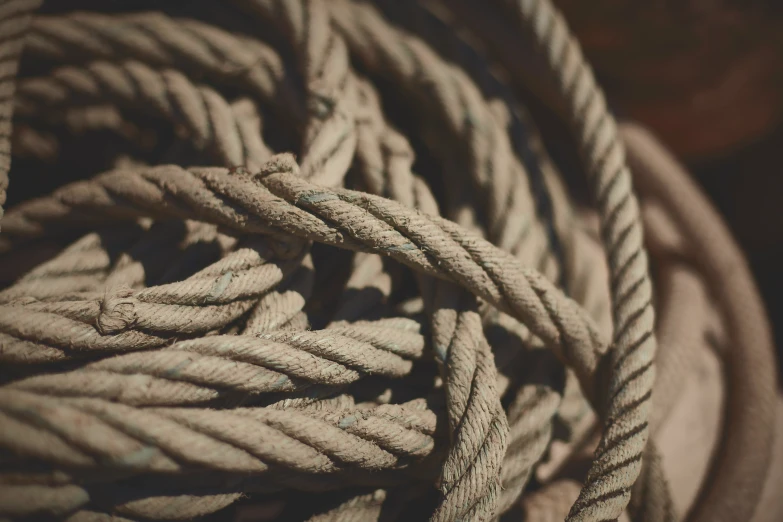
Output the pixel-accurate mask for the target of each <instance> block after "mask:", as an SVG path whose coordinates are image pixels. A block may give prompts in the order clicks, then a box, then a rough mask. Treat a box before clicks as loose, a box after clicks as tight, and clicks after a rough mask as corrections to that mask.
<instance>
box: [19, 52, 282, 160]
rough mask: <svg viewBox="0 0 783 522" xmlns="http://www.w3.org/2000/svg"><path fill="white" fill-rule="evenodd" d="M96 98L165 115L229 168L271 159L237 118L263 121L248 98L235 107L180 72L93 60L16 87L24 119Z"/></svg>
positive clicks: (257, 138)
mask: <svg viewBox="0 0 783 522" xmlns="http://www.w3.org/2000/svg"><path fill="white" fill-rule="evenodd" d="M96 100H101V101H106V102H111V103H117V104H118V105H120V106H124V107H127V108H141V109H142V110H148V111H150V112H157V113H159V114H162V115H164V116H165V117H167V118H169V119H171V120H173V121H174V122H175V123H177V124H178V125H182V126H183V127H184V129H185V130H186V135H187V136H188V137H189V138H190V139H191V141H192V142H193V144H194V145H195V146H196V147H197V148H199V149H206V150H210V149H211V150H210V152H212V153H213V154H214V156H215V158H216V159H218V160H219V161H220V163H221V164H223V165H226V166H239V165H246V166H248V167H249V168H251V169H252V168H257V167H259V166H260V164H261V163H262V162H263V161H264V160H266V159H267V158H268V157H269V156H270V153H269V150H268V149H267V148H266V146H265V145H264V144H263V142H262V141H261V140H260V130H259V129H258V128H256V129H255V132H252V131H251V132H248V130H251V129H248V128H247V125H246V124H245V123H243V122H241V121H240V119H239V118H238V116H239V115H240V114H241V115H243V116H244V117H245V118H247V119H249V120H251V121H255V122H259V123H260V120H259V118H258V114H257V111H256V110H255V108H254V107H253V104H252V102H251V101H250V100H242V101H241V105H240V106H239V108H238V109H237V108H234V107H232V106H231V105H230V104H229V103H228V102H227V101H226V100H225V99H224V98H223V97H222V96H220V95H219V94H218V93H217V92H215V91H214V90H213V89H211V88H208V87H205V86H201V85H194V84H193V83H191V82H190V81H189V80H188V78H187V77H186V76H184V75H183V74H182V73H180V72H179V71H176V70H171V69H169V70H163V71H156V70H154V69H152V68H150V67H148V66H147V65H145V64H143V63H140V62H134V61H128V62H125V63H122V64H114V63H110V62H91V63H89V64H88V65H87V66H86V67H84V68H77V67H62V68H60V69H57V70H55V71H53V72H52V73H50V75H48V76H46V77H43V78H29V79H25V80H23V81H22V82H20V85H19V88H18V93H17V97H16V111H17V113H18V114H19V115H21V116H23V117H24V116H27V117H30V116H35V115H43V114H47V115H49V114H57V113H58V112H60V113H62V111H63V109H64V108H65V107H67V106H71V105H72V104H74V103H85V102H87V103H95V101H96ZM243 119H244V118H243Z"/></svg>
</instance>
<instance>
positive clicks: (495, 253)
mask: <svg viewBox="0 0 783 522" xmlns="http://www.w3.org/2000/svg"><path fill="white" fill-rule="evenodd" d="M297 171H298V168H297V165H296V163H294V162H293V160H292V158H291V157H290V156H285V155H282V156H276V157H275V158H273V159H272V160H270V162H268V163H267V164H266V166H265V167H264V169H262V172H261V174H260V175H258V176H255V177H253V178H251V177H250V176H246V175H241V174H239V175H238V174H232V172H230V171H227V170H225V169H217V168H213V169H192V170H190V171H187V170H184V169H181V168H179V167H174V166H167V167H165V168H155V167H153V168H150V169H146V170H142V171H140V172H133V171H123V172H114V173H108V174H106V175H103V176H101V177H99V178H96V179H95V180H94V181H93V182H84V183H76V184H73V185H70V186H66V187H64V188H63V189H60V190H58V192H57V193H56V195H55V198H56V199H55V201H61V202H62V201H68V203H69V204H70V205H71V206H72V207H78V208H80V210H82V211H84V210H85V207H86V205H91V206H93V208H94V209H95V205H94V203H95V202H96V199H95V197H94V195H98V194H100V196H99V197H100V198H101V200H102V201H101V202H100V203H99V205H100V206H99V207H98V209H100V208H101V207H103V208H106V207H107V205H109V202H110V201H111V202H112V205H114V204H116V203H117V202H119V201H128V202H131V201H132V202H133V204H134V205H135V206H137V208H139V210H142V209H144V210H146V209H149V210H150V211H152V213H155V214H159V213H161V211H163V212H166V211H168V212H171V211H172V210H173V211H174V212H175V213H176V214H179V213H180V212H182V213H184V210H185V208H187V207H188V206H189V207H191V208H193V210H194V211H196V212H198V213H201V212H203V213H204V214H205V217H206V216H208V217H209V218H210V219H215V220H216V221H217V222H219V223H221V224H224V225H226V226H232V228H235V229H239V230H246V231H248V232H253V231H269V230H270V229H272V230H274V228H277V227H279V229H278V230H280V231H281V232H282V231H284V232H286V233H291V234H294V235H297V236H299V237H302V238H306V239H312V240H315V241H319V242H323V243H326V244H331V245H335V246H340V247H342V248H350V249H353V250H365V251H374V252H376V253H379V254H383V255H388V256H390V257H392V258H394V259H396V260H398V261H400V262H402V263H403V264H406V265H408V266H410V267H412V268H415V269H416V270H419V271H421V272H423V273H426V274H430V275H434V276H436V277H439V278H446V279H452V280H454V281H455V282H457V283H459V284H461V285H462V286H464V287H465V288H467V289H469V290H470V291H472V292H473V293H475V294H476V295H478V296H480V297H482V298H483V299H486V300H487V301H489V302H490V303H492V304H493V305H494V306H497V307H498V308H499V309H501V310H503V311H505V312H507V313H509V314H511V315H513V316H514V317H516V318H517V319H519V320H520V321H522V322H523V323H525V324H526V325H528V326H529V328H530V329H531V330H532V331H534V332H535V334H536V335H538V336H539V337H541V338H542V339H543V340H544V342H545V343H546V344H547V345H548V346H551V347H552V348H553V349H556V350H557V351H558V352H559V355H560V356H562V357H563V358H565V359H566V360H569V361H570V364H571V365H573V367H574V368H575V369H576V371H577V372H578V373H579V374H580V378H584V379H588V378H589V376H590V375H592V372H593V371H594V369H595V367H596V363H597V358H598V356H599V354H601V353H603V351H604V347H603V345H602V342H601V340H600V337H599V334H598V332H597V329H596V328H595V326H594V325H593V324H592V320H591V319H589V318H588V317H587V316H586V315H585V314H584V313H583V312H582V310H581V309H580V308H579V307H578V306H577V305H576V304H575V303H573V302H571V301H569V300H568V299H567V298H564V297H563V296H562V294H561V293H560V292H559V290H557V289H556V288H555V287H554V286H553V285H551V284H550V283H548V282H547V280H546V279H545V278H543V277H542V276H540V275H538V274H537V273H536V272H534V271H530V270H527V269H525V268H523V267H521V266H520V265H519V263H518V262H517V261H516V260H514V259H513V258H511V256H510V255H509V254H507V253H506V252H504V251H502V250H500V249H498V248H496V247H494V246H493V245H492V244H490V243H488V242H486V241H484V240H482V239H480V238H478V237H476V236H475V235H473V234H471V233H468V232H467V231H465V230H464V229H462V228H460V227H458V226H457V225H455V224H453V223H451V222H449V221H447V220H444V219H442V218H437V217H430V216H426V215H423V214H420V213H418V212H415V211H412V210H410V209H407V208H404V207H402V206H400V205H399V204H396V203H394V202H392V201H389V200H384V199H382V198H377V197H374V196H371V195H368V194H362V193H357V192H352V191H346V190H341V189H328V188H326V187H319V186H315V185H312V184H309V183H308V182H306V181H304V180H302V179H301V178H300V177H299V176H297V175H296V174H295V172H297ZM213 191H214V192H213ZM88 198H89V199H88ZM224 198H225V199H224ZM170 202H171V203H170ZM180 202H181V203H180ZM229 202H230V203H229ZM39 203H40V204H39V208H43V207H45V206H47V205H45V204H43V200H40V202H39ZM172 203H173V204H172ZM61 208H62V207H61ZM98 209H95V210H98ZM25 210H26V209H25ZM144 210H142V212H144ZM176 214H175V215H176ZM23 215H24V210H21V209H20V211H19V213H16V212H9V213H8V216H7V217H8V223H9V224H10V223H12V222H14V221H15V220H16V218H17V217H18V218H20V219H29V218H30V216H29V215H28V216H24V218H22V216H23ZM181 217H194V216H192V215H187V214H186V215H183V216H181ZM58 220H59V221H62V220H63V216H62V215H61V216H59V217H58ZM332 222H334V223H336V224H337V226H334V225H331V224H330V223H332ZM447 253H448V254H447ZM434 260H437V262H434ZM529 307H533V308H532V309H531V308H529ZM555 310H557V312H555Z"/></svg>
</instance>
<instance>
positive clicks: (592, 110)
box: [509, 0, 655, 521]
mask: <svg viewBox="0 0 783 522" xmlns="http://www.w3.org/2000/svg"><path fill="white" fill-rule="evenodd" d="M509 3H512V2H509ZM513 8H514V12H515V13H517V14H518V16H519V20H520V22H521V24H522V25H523V27H525V28H526V29H527V30H528V31H529V32H530V34H531V35H532V37H533V39H534V40H535V42H536V44H537V46H538V47H539V48H540V49H541V50H542V52H543V55H544V57H545V58H546V61H547V65H548V67H549V69H550V71H551V74H552V75H553V77H554V78H556V80H557V87H558V89H559V95H560V97H561V99H562V100H563V101H564V103H565V104H567V105H568V107H569V117H570V118H571V124H572V126H573V130H574V133H575V135H576V138H577V142H578V144H579V147H580V150H581V153H582V156H583V159H584V162H585V168H586V170H587V173H588V177H589V180H590V183H591V186H592V190H593V195H594V197H595V200H596V204H597V208H598V212H599V216H600V219H601V234H602V237H603V241H604V244H605V245H606V250H607V260H608V262H609V269H610V274H611V277H610V281H611V290H612V304H613V315H614V324H615V332H614V343H613V347H612V350H610V352H609V353H610V357H611V365H612V374H613V377H612V379H611V381H610V384H609V388H608V390H607V395H608V404H607V410H606V413H605V415H604V417H605V422H604V434H603V437H602V439H601V443H600V444H599V447H598V450H597V451H596V457H595V459H594V460H593V464H592V466H591V468H590V472H589V474H588V477H587V482H586V484H585V487H584V488H583V489H582V491H581V492H580V495H579V499H578V500H577V502H576V503H575V504H574V506H573V509H572V510H571V513H570V514H569V517H568V520H569V521H577V520H596V521H598V520H605V519H614V518H617V517H618V516H620V514H621V513H622V510H623V509H624V508H625V506H626V505H627V504H628V500H629V498H630V491H631V487H632V486H633V483H634V482H635V480H636V478H637V477H638V475H639V472H640V470H641V459H642V453H643V449H644V446H645V444H646V442H647V436H648V427H647V426H648V425H647V418H648V416H649V409H650V396H651V393H652V385H653V381H654V375H655V370H654V366H653V357H654V354H655V336H654V334H653V320H654V319H653V310H652V307H651V301H650V298H651V294H652V288H651V284H650V280H649V274H648V269H647V256H646V254H645V251H644V247H643V242H642V228H641V222H640V217H639V208H638V203H637V201H636V197H635V196H634V195H633V192H632V189H631V174H630V171H629V170H628V167H627V165H626V162H625V151H624V148H623V145H622V143H621V141H620V140H619V138H618V136H617V128H616V125H615V122H614V119H613V118H612V116H611V115H610V114H609V112H608V110H607V107H606V102H605V100H604V96H603V94H602V93H601V91H600V89H599V88H598V86H597V85H596V82H595V79H594V77H593V74H592V72H591V70H590V67H589V65H587V63H586V62H585V60H584V58H583V56H582V53H581V50H580V48H579V44H578V43H577V42H576V41H575V40H574V39H573V38H572V37H571V35H570V32H569V30H568V27H567V25H566V22H565V21H564V20H563V18H562V16H561V15H560V13H559V12H557V10H556V9H555V7H554V6H553V5H552V4H551V3H550V2H547V1H544V0H519V1H515V2H513Z"/></svg>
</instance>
